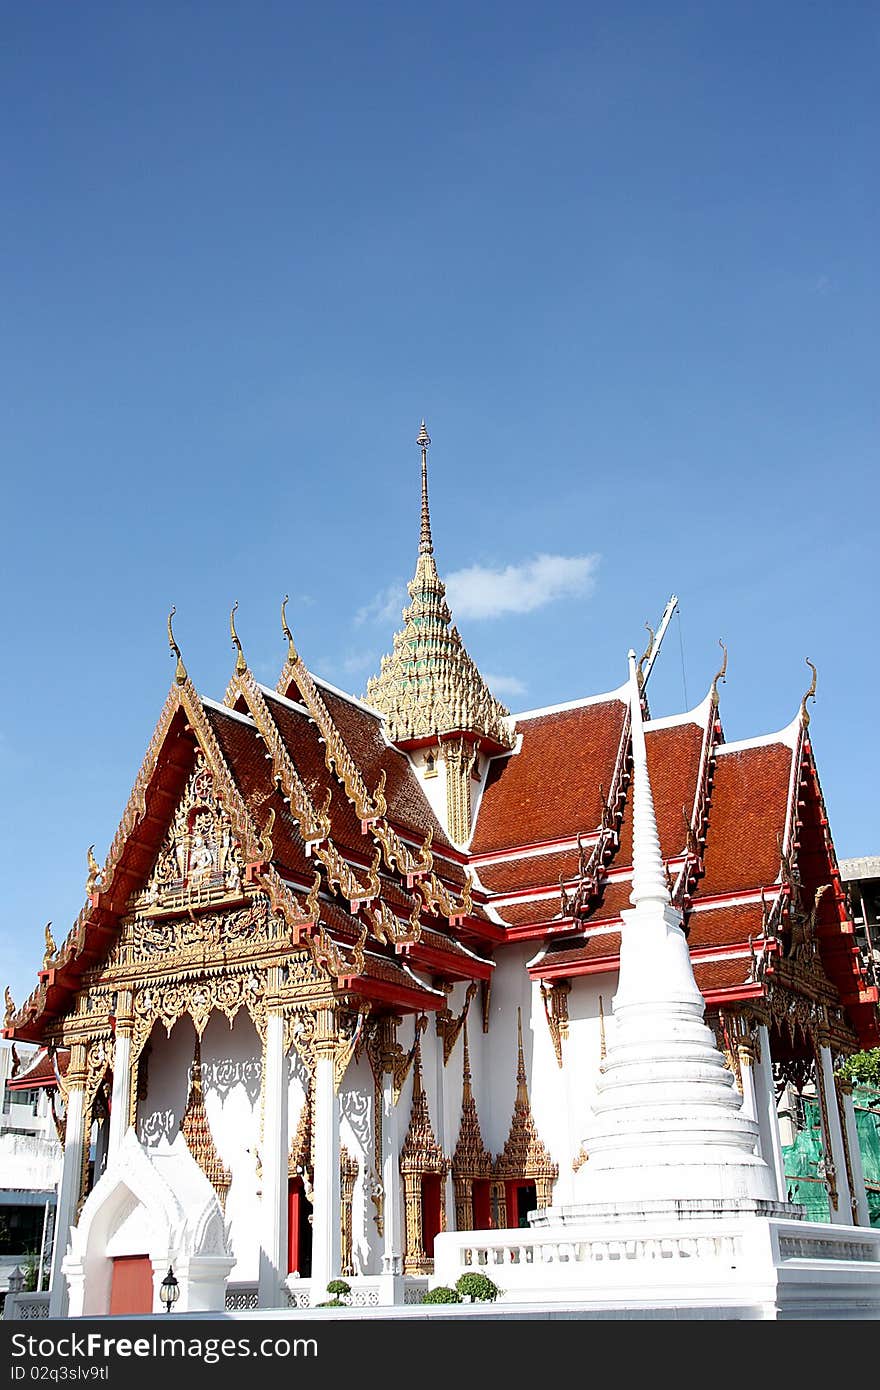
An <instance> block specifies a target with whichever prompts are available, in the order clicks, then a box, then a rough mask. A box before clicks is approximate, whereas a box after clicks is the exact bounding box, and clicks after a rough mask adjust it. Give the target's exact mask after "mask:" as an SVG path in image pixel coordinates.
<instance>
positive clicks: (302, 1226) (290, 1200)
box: [287, 1178, 312, 1279]
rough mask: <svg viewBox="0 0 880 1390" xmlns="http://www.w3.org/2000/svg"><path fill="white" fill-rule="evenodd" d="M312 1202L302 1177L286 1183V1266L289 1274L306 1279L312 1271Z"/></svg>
mask: <svg viewBox="0 0 880 1390" xmlns="http://www.w3.org/2000/svg"><path fill="white" fill-rule="evenodd" d="M311 1214H312V1204H311V1202H310V1201H309V1200H308V1198H307V1197H306V1194H305V1189H304V1187H303V1181H302V1178H291V1179H290V1180H289V1182H288V1184H287V1268H288V1270H289V1272H290V1273H291V1274H298V1275H299V1276H300V1278H301V1279H308V1277H309V1275H310V1274H311V1272H312V1223H311V1221H310V1220H309V1217H310V1216H311Z"/></svg>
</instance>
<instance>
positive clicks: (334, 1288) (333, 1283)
mask: <svg viewBox="0 0 880 1390" xmlns="http://www.w3.org/2000/svg"><path fill="white" fill-rule="evenodd" d="M327 1292H328V1293H330V1294H332V1295H333V1297H334V1298H346V1297H347V1296H348V1295H349V1294H350V1293H351V1284H347V1283H346V1282H345V1280H344V1279H331V1280H330V1283H329V1284H328V1285H327Z"/></svg>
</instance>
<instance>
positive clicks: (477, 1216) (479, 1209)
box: [473, 1179, 492, 1231]
mask: <svg viewBox="0 0 880 1390" xmlns="http://www.w3.org/2000/svg"><path fill="white" fill-rule="evenodd" d="M473 1216H474V1230H475V1231H488V1230H490V1229H491V1227H492V1193H491V1183H490V1182H489V1181H488V1179H478V1180H477V1181H476V1182H475V1183H474V1186H473Z"/></svg>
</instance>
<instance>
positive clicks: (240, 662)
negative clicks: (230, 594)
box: [229, 599, 247, 676]
mask: <svg viewBox="0 0 880 1390" xmlns="http://www.w3.org/2000/svg"><path fill="white" fill-rule="evenodd" d="M237 608H238V599H236V600H235V603H234V604H233V605H232V612H231V613H230V614H229V635H230V636H231V638H232V645H233V647H235V649H236V651H237V652H238V656H237V657H236V658H235V674H236V675H237V676H243V675H244V673H245V671H246V670H247V662H246V661H245V659H244V652H243V651H242V649H241V643H240V642H239V640H238V633H237V632H236V630H235V610H236V609H237Z"/></svg>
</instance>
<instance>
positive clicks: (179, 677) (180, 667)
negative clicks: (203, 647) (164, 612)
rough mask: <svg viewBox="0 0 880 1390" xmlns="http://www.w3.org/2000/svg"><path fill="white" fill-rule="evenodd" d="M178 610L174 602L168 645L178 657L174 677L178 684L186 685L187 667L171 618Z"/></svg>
mask: <svg viewBox="0 0 880 1390" xmlns="http://www.w3.org/2000/svg"><path fill="white" fill-rule="evenodd" d="M176 612H177V609H176V607H175V606H174V604H173V603H172V605H171V612H170V613H169V614H168V646H169V647H170V648H171V651H172V652H173V654H174V655H175V656H176V657H177V670H176V671H175V672H174V679H175V680H176V682H177V684H178V685H186V682H187V679H188V677H187V674H186V667H185V666H184V664H183V658H182V657H181V655H180V648H179V647H178V645H177V643H176V642H175V640H174V633H173V632H172V630H171V619H172V618H173V617H174V615H175V613H176Z"/></svg>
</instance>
